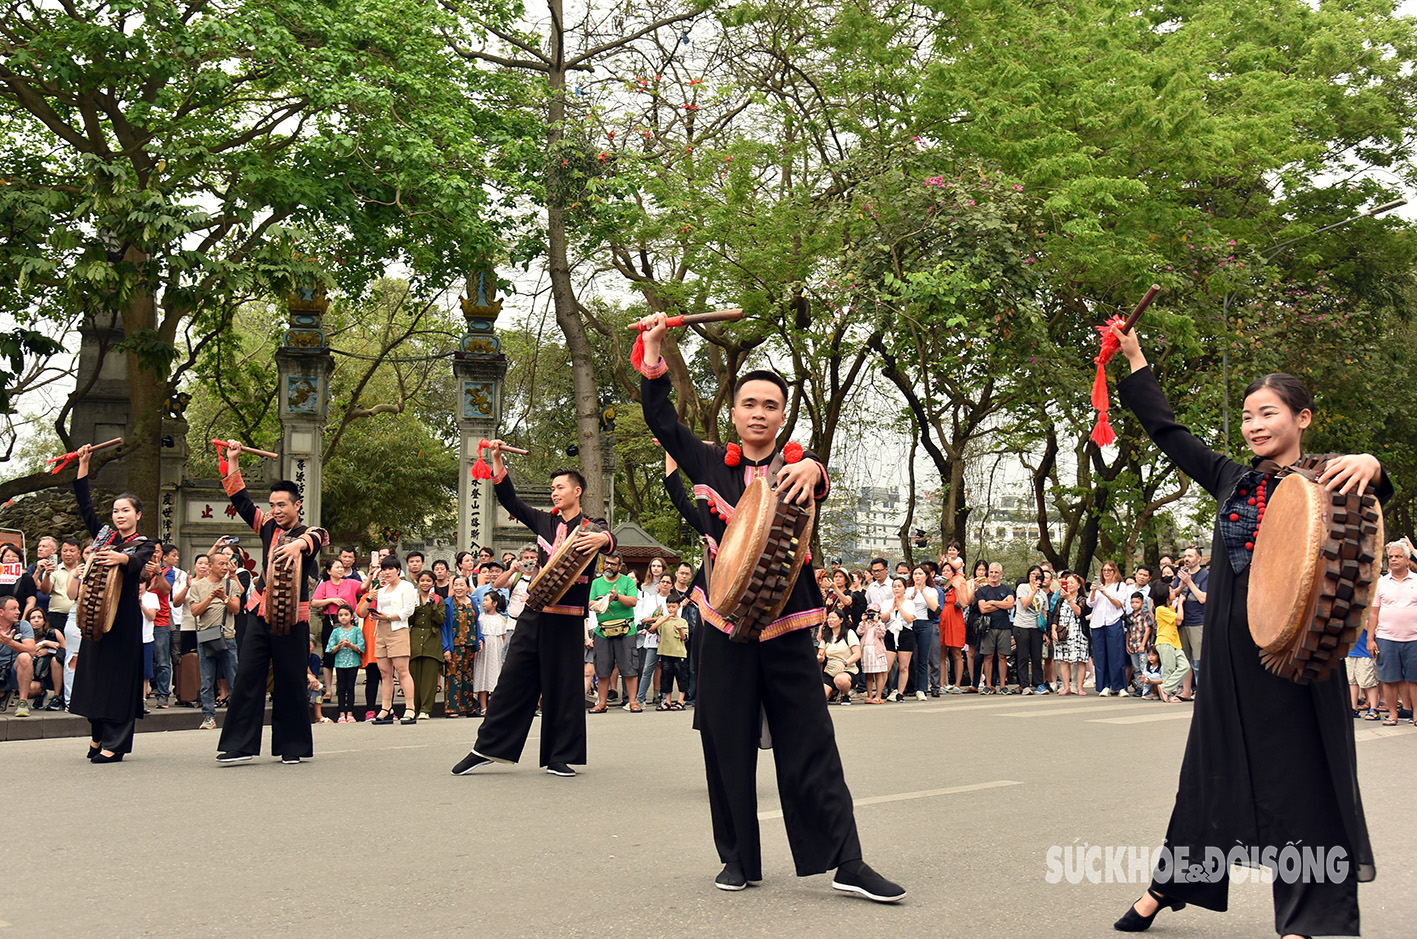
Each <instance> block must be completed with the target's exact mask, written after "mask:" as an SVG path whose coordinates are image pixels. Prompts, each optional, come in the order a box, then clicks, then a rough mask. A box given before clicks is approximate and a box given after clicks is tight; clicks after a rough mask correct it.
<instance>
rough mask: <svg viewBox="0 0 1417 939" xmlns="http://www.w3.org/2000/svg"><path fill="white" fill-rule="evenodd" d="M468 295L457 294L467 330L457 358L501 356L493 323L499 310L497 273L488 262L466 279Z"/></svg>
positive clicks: (500, 344) (499, 343)
mask: <svg viewBox="0 0 1417 939" xmlns="http://www.w3.org/2000/svg"><path fill="white" fill-rule="evenodd" d="M467 294H468V295H467V296H465V297H459V298H458V302H459V304H460V305H461V306H462V314H463V316H464V317H465V318H466V319H467V333H466V334H464V335H463V337H462V341H460V342H459V343H458V352H457V358H459V359H492V358H500V357H501V355H502V343H501V341H500V340H499V339H498V338H497V332H496V330H495V329H494V328H493V324H494V323H495V321H496V319H497V314H499V313H501V312H502V301H501V300H498V299H497V272H496V271H495V270H493V268H492V265H491V264H485V265H483V266H482V267H480V268H478V269H477V270H476V271H474V272H473V273H472V274H471V275H469V277H468V279H467Z"/></svg>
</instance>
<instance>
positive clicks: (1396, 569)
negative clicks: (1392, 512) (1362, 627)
mask: <svg viewBox="0 0 1417 939" xmlns="http://www.w3.org/2000/svg"><path fill="white" fill-rule="evenodd" d="M1413 554H1417V551H1414V550H1413V548H1412V542H1410V541H1408V540H1407V539H1406V538H1403V539H1402V540H1401V541H1393V542H1389V543H1388V546H1387V564H1388V572H1387V573H1386V574H1384V575H1383V576H1382V577H1381V578H1380V579H1379V580H1378V588H1377V590H1376V591H1375V592H1374V596H1373V612H1372V614H1371V616H1370V617H1369V620H1368V652H1369V654H1370V655H1372V656H1373V658H1374V659H1375V660H1376V661H1377V665H1378V684H1380V685H1381V686H1382V699H1383V704H1384V705H1385V706H1386V708H1387V717H1385V718H1383V723H1384V724H1388V725H1393V724H1396V723H1397V720H1398V718H1397V710H1398V706H1399V701H1405V702H1406V703H1407V706H1408V707H1409V708H1410V707H1412V702H1413V693H1414V692H1417V574H1414V573H1413V572H1412V555H1413ZM1412 723H1413V725H1414V726H1417V714H1413V716H1412Z"/></svg>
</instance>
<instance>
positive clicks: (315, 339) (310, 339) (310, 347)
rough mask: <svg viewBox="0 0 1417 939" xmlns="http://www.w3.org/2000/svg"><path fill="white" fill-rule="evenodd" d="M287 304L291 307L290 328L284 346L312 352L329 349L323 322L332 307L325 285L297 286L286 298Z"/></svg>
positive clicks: (286, 333) (286, 332)
mask: <svg viewBox="0 0 1417 939" xmlns="http://www.w3.org/2000/svg"><path fill="white" fill-rule="evenodd" d="M286 305H287V306H289V307H290V328H289V329H287V330H286V331H285V342H284V346H283V347H284V348H286V349H292V350H298V351H311V352H317V351H318V352H322V351H324V350H326V349H328V348H329V345H330V343H329V339H328V338H326V336H325V329H324V326H323V325H322V323H321V321H322V320H323V319H324V317H325V314H326V313H328V312H329V309H330V301H329V300H328V299H326V297H325V287H324V285H323V284H316V285H314V286H304V287H297V288H296V289H295V290H293V291H292V292H291V294H290V296H289V297H287V298H286Z"/></svg>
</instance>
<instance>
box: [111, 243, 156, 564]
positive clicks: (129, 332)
mask: <svg viewBox="0 0 1417 939" xmlns="http://www.w3.org/2000/svg"><path fill="white" fill-rule="evenodd" d="M125 260H128V261H130V262H132V263H138V262H139V261H141V260H143V258H142V257H141V256H140V255H139V253H138V251H137V250H136V249H134V248H131V247H130V248H129V249H128V252H127V256H126V258H125ZM156 326H157V308H156V306H155V305H154V298H153V295H152V293H151V292H149V290H147V289H145V288H139V289H136V290H134V292H133V294H132V295H131V296H130V297H129V299H128V302H127V304H126V305H125V306H124V308H123V334H124V336H125V337H130V336H133V335H135V334H137V333H138V332H139V331H140V330H144V329H154V328H155V327H156ZM111 354H112V353H110V355H111ZM124 354H125V355H126V356H127V357H128V402H129V411H128V432H127V434H126V435H125V437H124V440H123V445H124V450H125V451H126V452H125V454H124V458H125V459H126V461H127V463H128V489H129V491H131V492H132V493H133V494H134V495H136V496H137V497H138V498H139V499H141V500H142V502H143V508H144V512H143V516H142V518H141V519H139V520H138V530H139V531H140V532H142V533H143V534H144V535H147V536H148V537H149V538H156V537H157V533H158V504H159V502H160V501H161V498H162V405H163V401H164V399H166V397H167V380H166V376H165V375H159V374H157V372H155V371H154V370H153V367H152V364H151V363H145V362H143V361H142V360H141V358H140V357H139V356H138V354H137V353H135V352H133V351H128V352H125V353H124Z"/></svg>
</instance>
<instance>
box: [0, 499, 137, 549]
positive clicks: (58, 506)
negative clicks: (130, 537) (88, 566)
mask: <svg viewBox="0 0 1417 939" xmlns="http://www.w3.org/2000/svg"><path fill="white" fill-rule="evenodd" d="M116 495H118V493H116V492H105V491H102V490H94V492H93V498H94V507H95V510H96V511H97V512H98V517H99V520H100V521H101V522H104V523H107V522H108V519H109V513H110V512H111V511H112V509H113V498H114V496H116ZM0 528H18V529H19V530H20V531H22V532H24V533H25V553H26V554H27V555H28V556H27V557H26V558H25V561H26V563H28V562H31V561H33V560H34V558H35V554H34V548H35V545H36V544H38V543H39V539H40V538H41V537H42V536H43V535H53V536H54V537H55V538H56V539H58V540H60V541H63V540H64V539H65V538H69V537H73V538H77V539H78V541H79V544H84V543H85V542H87V541H88V540H89V538H90V535H89V531H88V529H87V528H85V527H84V521H83V519H81V518H80V517H79V504H78V502H77V501H76V500H75V499H74V490H73V489H71V488H70V487H68V486H60V487H57V488H54V489H46V490H44V491H42V492H35V493H31V494H29V495H26V496H21V497H20V498H18V499H15V500H14V501H12V502H10V503H9V504H8V505H6V506H4V507H3V508H0Z"/></svg>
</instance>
